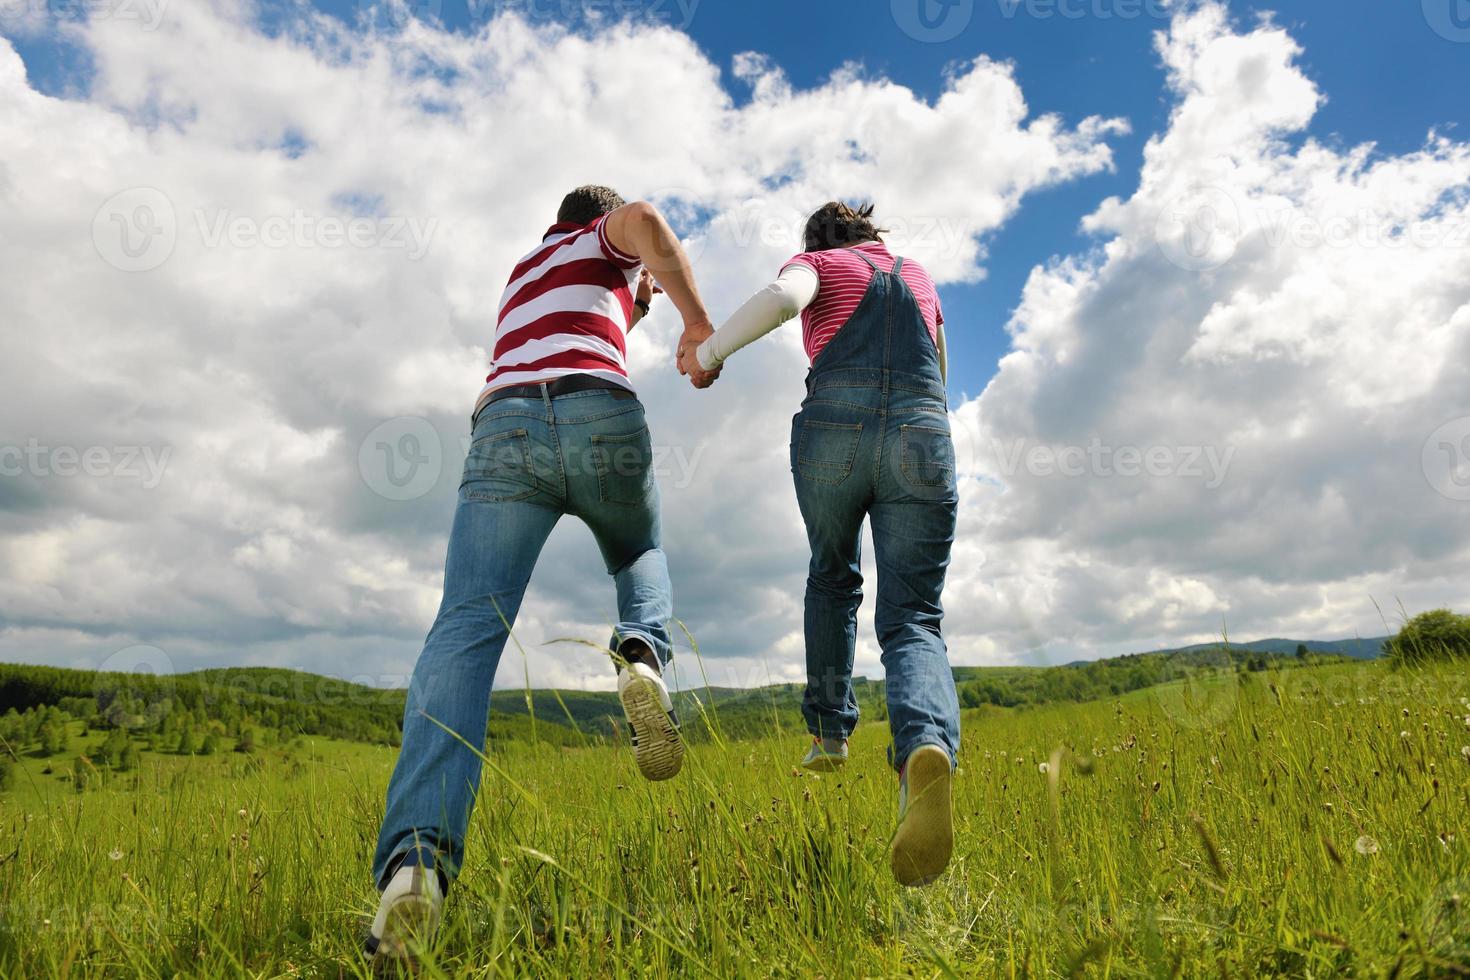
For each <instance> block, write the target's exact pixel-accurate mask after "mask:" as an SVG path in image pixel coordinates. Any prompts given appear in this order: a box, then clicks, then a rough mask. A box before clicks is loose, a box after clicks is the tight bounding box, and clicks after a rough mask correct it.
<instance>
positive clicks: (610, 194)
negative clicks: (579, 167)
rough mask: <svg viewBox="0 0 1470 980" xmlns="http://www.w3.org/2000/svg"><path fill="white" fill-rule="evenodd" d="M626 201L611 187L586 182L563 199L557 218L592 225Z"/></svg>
mask: <svg viewBox="0 0 1470 980" xmlns="http://www.w3.org/2000/svg"><path fill="white" fill-rule="evenodd" d="M624 203H625V202H624V201H623V197H622V195H621V194H619V193H618V192H617V191H615V190H613V189H612V188H611V187H603V186H602V185H600V184H584V185H582V186H581V187H578V188H577V189H576V190H574V191H572V192H571V193H570V194H568V195H567V196H566V197H564V198H562V199H561V207H560V208H559V209H557V212H556V220H557V222H558V223H563V222H571V223H573V224H578V225H590V224H591V223H592V222H594V221H596V220H597V219H598V218H600V217H602V216H603V215H604V214H607V213H608V212H610V211H616V210H617V209H618V208H620V207H622V206H623V204H624Z"/></svg>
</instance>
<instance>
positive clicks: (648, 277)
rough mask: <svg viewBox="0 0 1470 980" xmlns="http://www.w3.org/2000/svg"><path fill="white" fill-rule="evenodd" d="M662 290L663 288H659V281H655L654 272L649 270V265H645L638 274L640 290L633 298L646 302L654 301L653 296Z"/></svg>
mask: <svg viewBox="0 0 1470 980" xmlns="http://www.w3.org/2000/svg"><path fill="white" fill-rule="evenodd" d="M661 292H663V290H662V289H661V288H659V285H658V283H656V282H654V281H653V273H652V272H649V271H648V266H644V267H643V271H642V272H640V273H639V274H638V291H637V292H635V293H634V294H633V298H634V299H635V300H640V301H642V302H644V303H652V302H653V298H654V297H655V296H657V295H658V294H659V293H661Z"/></svg>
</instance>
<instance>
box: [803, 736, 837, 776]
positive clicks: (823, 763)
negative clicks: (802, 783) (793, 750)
mask: <svg viewBox="0 0 1470 980" xmlns="http://www.w3.org/2000/svg"><path fill="white" fill-rule="evenodd" d="M846 764H847V739H845V738H813V739H812V747H811V748H810V749H808V750H807V753H806V758H805V759H802V760H801V767H802V768H803V769H810V770H811V771H812V772H836V771H837V770H838V769H841V768H842V767H843V766H844V765H846Z"/></svg>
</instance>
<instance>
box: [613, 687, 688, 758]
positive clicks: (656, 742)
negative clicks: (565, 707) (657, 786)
mask: <svg viewBox="0 0 1470 980" xmlns="http://www.w3.org/2000/svg"><path fill="white" fill-rule="evenodd" d="M618 700H619V701H621V702H622V703H623V713H624V714H626V715H627V716H628V727H629V728H630V729H632V734H633V757H634V758H635V759H637V760H638V771H639V772H641V773H643V776H644V778H645V779H652V780H659V779H669V778H671V777H673V776H675V775H677V774H678V772H679V768H680V767H681V766H683V764H684V740H683V739H682V738H680V737H679V719H678V718H677V717H676V716H675V715H674V702H673V701H672V700H671V699H670V698H669V689H668V688H667V687H666V686H664V679H663V676H662V675H660V674H659V672H658V671H657V670H655V669H653V668H652V667H650V666H648V664H646V663H643V662H642V661H641V660H635V661H633V662H632V663H630V664H628V665H627V666H626V667H624V668H623V669H622V670H620V671H619V672H618Z"/></svg>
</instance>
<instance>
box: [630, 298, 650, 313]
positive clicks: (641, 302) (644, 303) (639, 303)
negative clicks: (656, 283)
mask: <svg viewBox="0 0 1470 980" xmlns="http://www.w3.org/2000/svg"><path fill="white" fill-rule="evenodd" d="M633 305H634V306H636V307H638V308H639V309H640V310H642V311H643V315H644V316H648V300H646V299H635V300H634V301H633Z"/></svg>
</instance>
